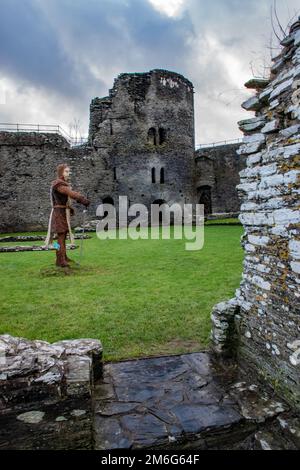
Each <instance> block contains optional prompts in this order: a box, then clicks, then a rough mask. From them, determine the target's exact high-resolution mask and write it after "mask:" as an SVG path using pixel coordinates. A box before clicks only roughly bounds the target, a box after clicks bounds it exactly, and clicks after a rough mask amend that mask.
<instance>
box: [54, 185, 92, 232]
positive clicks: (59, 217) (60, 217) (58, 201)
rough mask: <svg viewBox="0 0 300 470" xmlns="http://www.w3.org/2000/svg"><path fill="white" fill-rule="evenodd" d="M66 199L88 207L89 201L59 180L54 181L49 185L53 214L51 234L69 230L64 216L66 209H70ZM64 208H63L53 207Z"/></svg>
mask: <svg viewBox="0 0 300 470" xmlns="http://www.w3.org/2000/svg"><path fill="white" fill-rule="evenodd" d="M68 198H71V199H75V201H77V202H79V203H81V204H83V205H85V206H88V205H89V200H88V199H86V198H85V197H84V196H82V194H80V193H78V192H76V191H73V190H72V189H71V187H70V185H69V184H68V183H67V182H66V181H65V180H64V179H61V178H58V179H56V180H55V181H53V182H52V184H51V199H52V204H53V214H52V219H51V232H52V233H62V232H67V231H68V230H69V228H68V223H67V216H66V207H70V206H69V203H68ZM55 206H65V207H55Z"/></svg>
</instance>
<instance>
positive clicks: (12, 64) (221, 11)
mask: <svg viewBox="0 0 300 470" xmlns="http://www.w3.org/2000/svg"><path fill="white" fill-rule="evenodd" d="M166 1H167V0H166ZM297 1H298V0H285V1H284V5H286V6H287V7H288V6H289V7H290V13H291V14H292V13H293V11H294V10H295V8H296V6H297ZM272 2H273V0H249V1H247V2H245V1H243V0H213V1H210V2H207V0H205V1H204V0H185V2H184V3H183V5H182V8H181V9H180V12H179V14H178V16H175V17H169V16H168V15H166V14H164V10H163V9H162V8H161V10H160V11H159V6H156V8H154V7H153V5H152V4H151V3H150V0H0V8H1V10H0V86H1V78H3V77H4V78H6V79H7V81H6V83H9V85H6V86H9V87H11V88H13V89H14V93H13V94H14V96H15V97H18V96H21V95H22V93H23V95H24V94H26V93H27V94H28V93H30V100H31V97H32V105H30V104H29V105H28V107H27V108H26V109H24V110H22V109H21V110H20V105H19V102H18V99H17V98H15V104H14V103H12V104H11V105H10V106H7V107H6V108H5V107H3V105H2V106H1V107H0V113H1V118H0V121H3V120H5V116H7V119H8V118H9V119H10V120H11V119H12V118H11V116H13V115H14V109H15V110H16V115H18V118H19V119H23V121H28V119H30V117H31V116H34V118H35V119H39V109H41V110H42V109H43V111H44V114H41V119H42V118H43V119H45V116H46V118H47V120H48V116H49V122H50V121H52V122H53V121H54V122H57V123H58V124H61V123H62V124H64V123H65V122H66V123H67V122H68V120H69V121H70V120H71V119H72V118H74V117H76V118H79V119H81V121H82V122H83V121H84V127H85V129H87V126H88V105H89V101H90V99H91V98H93V97H94V96H104V95H107V94H108V88H111V87H112V85H113V79H114V78H115V77H116V76H117V75H118V74H119V73H122V72H134V71H136V72H143V71H147V70H150V69H153V68H165V69H169V70H174V71H176V72H179V73H182V74H183V75H185V76H186V77H187V78H189V79H190V80H191V81H192V82H193V84H194V87H195V91H196V95H195V104H196V107H195V111H196V116H197V115H198V116H199V119H198V121H196V127H197V132H198V140H203V137H204V139H205V140H206V139H213V138H217V139H218V138H220V137H223V136H227V137H231V136H234V135H237V132H238V130H237V126H236V121H237V120H238V119H240V118H241V116H240V113H241V106H240V103H241V102H242V101H243V97H244V96H243V93H245V92H244V91H243V83H244V81H245V80H246V79H248V78H251V67H250V62H251V61H252V60H254V61H256V63H255V64H254V65H257V63H258V61H259V55H260V53H263V54H264V53H265V51H266V45H267V42H268V38H269V34H270V31H271V27H270V5H271V3H272ZM284 5H283V4H282V3H280V6H281V11H279V13H281V12H284V13H286V12H285V10H287V8H286V6H284ZM286 16H288V15H286ZM284 22H285V19H284V20H283V23H284ZM262 51H263V52H262ZM34 90H36V91H37V93H34ZM0 91H1V90H0ZM48 97H49V99H48ZM30 100H29V101H30ZM45 102H47V108H46V110H45ZM26 103H27V104H28V100H27V102H26ZM43 106H44V107H43ZM14 107H15V108H14ZM46 112H47V115H46V114H45V113H46ZM61 120H64V121H63V122H61ZM199 136H202V138H201V137H200V139H199Z"/></svg>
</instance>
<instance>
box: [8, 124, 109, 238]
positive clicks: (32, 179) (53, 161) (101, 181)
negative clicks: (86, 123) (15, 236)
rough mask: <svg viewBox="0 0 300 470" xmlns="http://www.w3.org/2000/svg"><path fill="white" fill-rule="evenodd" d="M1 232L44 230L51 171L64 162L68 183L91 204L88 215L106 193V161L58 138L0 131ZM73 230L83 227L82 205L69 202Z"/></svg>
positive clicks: (47, 211)
mask: <svg viewBox="0 0 300 470" xmlns="http://www.w3.org/2000/svg"><path fill="white" fill-rule="evenodd" d="M0 156H1V158H0V184H1V194H0V199H1V209H0V212H1V217H0V231H2V232H5V231H6V232H7V231H12V232H13V231H23V230H24V231H26V230H29V231H30V230H44V229H46V228H47V225H48V217H49V214H50V210H51V204H50V195H49V189H50V184H51V181H52V180H53V179H55V178H56V167H57V165H58V164H60V163H63V162H65V163H68V164H69V165H70V166H71V169H72V179H71V184H72V186H73V187H74V189H75V190H78V191H81V192H82V193H83V194H87V192H88V196H89V197H90V198H91V200H92V204H91V206H90V207H89V214H91V215H92V216H93V215H94V214H95V210H96V206H97V205H98V204H99V203H100V202H101V198H99V196H98V194H99V192H101V194H102V193H103V192H105V191H106V192H107V191H110V190H111V187H112V184H113V183H112V179H110V171H107V165H106V162H105V159H104V158H103V156H102V155H101V154H99V152H98V151H94V150H93V149H91V148H89V147H85V146H82V147H76V148H70V146H69V144H68V142H67V141H66V140H65V139H64V138H63V137H61V136H60V135H58V134H38V133H14V132H0ZM73 206H74V208H75V216H74V217H73V218H72V225H73V226H76V225H78V224H80V223H81V222H82V206H80V205H79V204H77V203H76V202H75V201H74V203H73Z"/></svg>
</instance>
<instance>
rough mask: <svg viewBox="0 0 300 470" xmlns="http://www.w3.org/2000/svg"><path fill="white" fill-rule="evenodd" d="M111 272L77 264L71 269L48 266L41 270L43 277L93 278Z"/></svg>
mask: <svg viewBox="0 0 300 470" xmlns="http://www.w3.org/2000/svg"><path fill="white" fill-rule="evenodd" d="M108 273H110V270H108V269H105V268H101V267H99V266H81V265H79V264H77V263H75V262H74V263H72V264H70V266H69V267H66V268H61V267H59V266H47V267H46V268H41V269H40V270H39V276H41V277H65V276H92V275H95V274H102V275H105V274H108Z"/></svg>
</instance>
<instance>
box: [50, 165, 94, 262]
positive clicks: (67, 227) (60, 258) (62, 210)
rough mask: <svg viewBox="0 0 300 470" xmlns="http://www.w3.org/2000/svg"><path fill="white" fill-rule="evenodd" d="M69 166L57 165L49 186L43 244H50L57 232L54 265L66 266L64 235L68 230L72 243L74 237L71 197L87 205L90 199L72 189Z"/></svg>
mask: <svg viewBox="0 0 300 470" xmlns="http://www.w3.org/2000/svg"><path fill="white" fill-rule="evenodd" d="M69 174H70V167H69V166H68V165H67V164H65V163H63V164H61V165H58V167H57V179H56V180H54V181H52V184H51V188H50V198H51V205H52V210H51V214H50V218H49V224H48V233H47V237H46V240H45V245H46V246H49V245H50V244H52V241H53V237H54V234H55V233H57V241H58V244H59V249H58V250H56V266H61V267H67V266H69V264H68V261H72V260H70V258H68V257H67V254H66V237H67V233H68V232H69V235H70V241H71V243H72V244H73V243H74V237H73V234H72V230H71V223H70V215H73V214H74V209H73V208H72V207H71V199H75V201H77V202H79V203H81V204H83V205H84V206H85V207H88V206H89V204H90V201H89V200H88V199H86V198H85V197H84V196H82V195H81V194H80V193H78V192H75V191H72V188H71V186H70V185H69V183H68V180H69Z"/></svg>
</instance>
